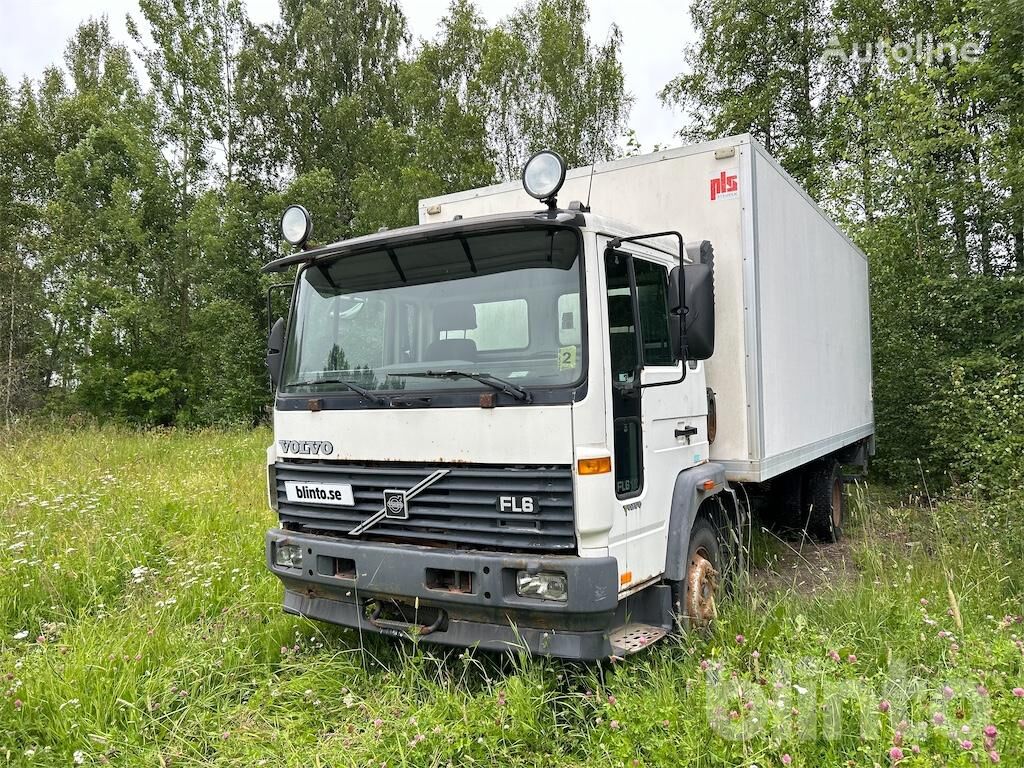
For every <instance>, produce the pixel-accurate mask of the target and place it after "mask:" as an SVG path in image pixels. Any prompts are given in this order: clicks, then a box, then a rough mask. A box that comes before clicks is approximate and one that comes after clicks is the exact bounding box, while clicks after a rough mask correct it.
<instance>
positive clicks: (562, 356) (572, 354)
mask: <svg viewBox="0 0 1024 768" xmlns="http://www.w3.org/2000/svg"><path fill="white" fill-rule="evenodd" d="M575 367H576V347H575V346H569V347H559V348H558V370H560V371H564V370H565V369H566V368H575Z"/></svg>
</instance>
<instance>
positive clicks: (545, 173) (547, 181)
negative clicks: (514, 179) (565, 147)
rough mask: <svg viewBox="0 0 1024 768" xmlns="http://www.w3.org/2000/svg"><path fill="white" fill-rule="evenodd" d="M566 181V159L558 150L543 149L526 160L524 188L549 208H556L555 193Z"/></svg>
mask: <svg viewBox="0 0 1024 768" xmlns="http://www.w3.org/2000/svg"><path fill="white" fill-rule="evenodd" d="M563 183H565V160H563V159H562V156H561V155H559V154H558V153H557V152H552V151H551V150H550V149H542V150H541V151H540V152H538V153H536V154H535V155H534V156H533V157H531V158H530V159H529V160H527V161H526V165H524V166H523V189H525V190H526V194H528V195H529V196H530V197H535V198H537V199H538V200H540V201H541V202H542V203H547V206H548V208H554V207H555V206H556V203H557V201H556V200H555V195H557V194H558V190H560V189H561V188H562V184H563Z"/></svg>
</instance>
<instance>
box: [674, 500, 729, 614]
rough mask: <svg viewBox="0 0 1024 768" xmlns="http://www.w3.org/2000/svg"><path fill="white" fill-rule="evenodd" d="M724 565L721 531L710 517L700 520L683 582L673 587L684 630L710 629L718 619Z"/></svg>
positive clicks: (693, 535)
mask: <svg viewBox="0 0 1024 768" xmlns="http://www.w3.org/2000/svg"><path fill="white" fill-rule="evenodd" d="M722 566H723V559H722V546H721V543H720V542H719V540H718V531H717V529H716V528H715V526H714V524H713V523H712V522H711V521H710V520H708V519H707V518H705V517H701V518H698V519H697V520H696V522H694V524H693V528H692V529H691V531H690V546H689V548H688V551H687V555H686V571H685V574H684V576H683V580H682V581H678V582H675V583H674V584H673V585H672V604H673V607H674V609H675V612H676V621H677V623H678V625H679V627H680V628H681V629H683V630H687V631H688V630H692V629H702V628H706V627H708V626H710V624H711V622H712V621H713V620H714V619H715V618H716V617H717V616H718V607H717V605H716V603H715V600H716V598H717V596H718V588H719V584H720V578H721V573H722Z"/></svg>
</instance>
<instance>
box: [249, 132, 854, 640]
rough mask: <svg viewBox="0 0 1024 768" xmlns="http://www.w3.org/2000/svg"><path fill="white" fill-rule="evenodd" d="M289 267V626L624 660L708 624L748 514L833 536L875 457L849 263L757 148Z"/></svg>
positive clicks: (303, 243) (475, 210)
mask: <svg viewBox="0 0 1024 768" xmlns="http://www.w3.org/2000/svg"><path fill="white" fill-rule="evenodd" d="M419 218H420V222H419V224H418V225H416V226H411V227H407V228H402V229H395V230H389V231H381V232H378V233H375V234H372V235H368V236H365V237H357V238H353V239H350V240H346V241H343V242H338V243H333V244H329V245H319V246H313V245H311V244H310V242H309V238H310V232H311V226H312V223H311V221H310V217H309V215H308V214H307V213H306V211H305V210H304V209H303V208H301V207H300V206H297V205H296V206H292V207H290V208H289V209H288V210H287V211H286V212H285V215H284V216H283V218H282V222H281V223H282V230H283V234H284V238H285V240H287V241H288V242H290V243H291V244H292V245H293V246H295V250H294V252H292V253H289V254H288V255H286V256H284V257H282V258H278V259H277V260H275V261H273V262H271V263H269V264H268V265H267V266H266V267H265V270H266V271H268V272H288V271H291V270H292V269H295V270H296V274H295V276H294V283H293V287H292V289H291V302H290V305H289V310H288V316H287V318H280V319H278V320H277V321H276V322H275V323H274V325H273V327H272V330H271V333H270V339H269V343H268V354H267V363H268V367H269V369H270V372H271V379H272V381H273V384H274V387H275V405H274V438H275V439H274V443H273V444H272V445H271V446H270V447H269V448H268V451H267V481H268V493H269V498H270V504H271V506H272V507H273V508H274V510H276V514H277V517H278V521H279V522H278V526H277V527H275V528H274V529H273V530H271V531H269V532H268V533H267V536H266V558H267V564H268V567H269V568H270V569H271V571H272V572H273V573H274V574H275V575H277V576H278V577H279V578H280V579H281V581H282V582H283V584H284V607H285V610H286V611H289V612H292V613H296V614H301V615H303V616H308V617H311V618H314V619H320V620H323V621H327V622H333V623H337V624H341V625H345V626H349V627H359V628H361V630H362V631H364V632H380V633H384V634H388V635H394V636H401V637H409V636H413V637H417V638H420V639H422V640H423V641H434V642H438V643H442V644H445V645H450V646H478V647H481V648H485V649H496V650H506V649H517V648H523V649H528V650H529V651H530V652H532V653H538V654H549V655H554V656H561V657H568V658H576V659H599V658H604V657H609V656H623V655H625V654H628V653H632V652H634V651H637V650H640V649H641V648H645V647H647V646H649V645H650V644H652V643H654V642H655V641H657V640H659V639H660V638H662V637H664V636H665V635H666V634H668V633H670V632H672V631H674V630H676V629H680V628H686V627H692V626H695V625H701V624H706V623H707V622H709V621H711V620H712V619H713V618H714V616H715V612H716V605H715V599H716V595H718V594H720V592H721V590H722V588H723V575H724V574H726V573H727V572H728V571H729V569H730V568H735V567H737V564H739V563H741V560H742V558H743V554H744V550H743V546H742V542H743V539H744V536H743V530H744V527H745V522H746V520H747V515H748V512H749V505H750V500H751V499H762V500H766V501H765V502H764V503H765V508H766V509H767V510H768V512H769V513H771V514H773V515H775V516H779V517H781V516H786V515H788V516H790V517H791V518H792V520H793V521H794V522H795V524H796V526H797V527H800V528H802V529H803V530H805V531H807V532H808V533H809V534H811V535H813V536H816V537H818V538H819V539H824V540H834V539H835V538H837V537H838V536H840V535H841V531H842V525H843V516H844V497H843V485H842V483H843V467H847V466H850V465H861V466H863V465H864V464H865V463H866V461H867V459H868V456H869V455H870V454H871V453H872V451H873V433H874V423H873V413H872V395H871V349H870V312H869V306H868V265H867V260H866V258H865V256H864V254H863V253H862V252H861V251H860V250H859V249H858V248H857V247H856V246H855V245H854V244H853V243H852V242H851V241H850V239H849V238H848V237H846V235H844V234H843V232H842V231H841V230H840V229H839V228H838V227H837V226H836V225H835V224H834V223H833V222H832V221H831V220H830V219H829V218H828V217H827V216H826V215H825V214H824V213H823V212H822V211H821V210H820V209H819V208H818V207H817V206H816V205H815V204H814V203H813V202H812V201H811V199H810V198H809V197H808V195H807V194H806V193H805V192H804V191H803V190H802V189H801V188H800V187H799V186H798V185H797V183H796V182H795V181H794V180H793V179H792V178H790V177H789V176H788V175H787V174H786V173H785V172H784V171H783V170H782V168H781V167H780V166H779V165H778V163H777V162H776V161H775V160H773V159H772V158H771V157H770V156H769V155H768V154H767V152H766V151H765V150H764V149H763V148H762V147H761V146H760V145H759V144H758V143H757V142H756V141H754V140H753V139H751V138H750V137H749V136H736V137H730V138H725V139H721V140H718V141H714V142H711V143H707V144H701V145H697V146H690V147H684V148H680V149H674V150H669V151H662V152H656V153H654V154H650V155H645V156H640V157H630V158H625V159H622V160H618V161H615V162H609V163H601V164H597V165H595V166H593V167H587V168H580V169H576V170H571V171H568V172H567V171H566V168H565V166H564V164H563V163H562V161H561V158H560V157H559V156H558V155H557V154H555V153H553V152H546V151H545V152H540V153H538V154H536V155H534V156H533V157H532V158H531V159H530V161H529V162H528V163H527V164H526V166H525V169H524V173H523V179H522V183H519V182H513V183H507V184H499V185H495V186H491V187H486V188H482V189H474V190H469V191H465V192H459V193H456V194H451V195H447V196H444V197H438V198H432V199H428V200H423V201H421V202H420V206H419Z"/></svg>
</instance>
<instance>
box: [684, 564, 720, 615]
mask: <svg viewBox="0 0 1024 768" xmlns="http://www.w3.org/2000/svg"><path fill="white" fill-rule="evenodd" d="M717 588H718V571H716V570H715V567H714V566H713V565H712V564H711V561H710V560H708V558H707V552H706V551H705V550H703V549H699V550H697V552H695V553H694V555H693V558H692V559H691V560H690V565H689V567H688V568H687V569H686V617H687V618H688V619H689V620H690V624H691V626H694V627H706V626H708V625H709V624H710V623H711V621H712V620H713V619H714V618H716V617H717V616H718V609H717V608H716V606H715V591H716V590H717Z"/></svg>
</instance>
